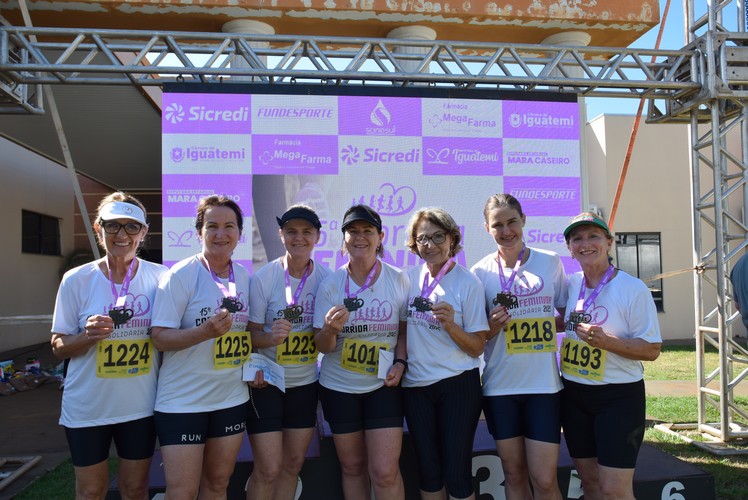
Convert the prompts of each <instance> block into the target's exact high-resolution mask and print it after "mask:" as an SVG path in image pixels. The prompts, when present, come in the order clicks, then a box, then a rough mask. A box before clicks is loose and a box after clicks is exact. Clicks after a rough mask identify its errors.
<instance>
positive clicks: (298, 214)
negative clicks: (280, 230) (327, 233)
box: [275, 207, 322, 231]
mask: <svg viewBox="0 0 748 500" xmlns="http://www.w3.org/2000/svg"><path fill="white" fill-rule="evenodd" d="M292 219H302V220H305V221H307V222H308V223H309V224H311V225H312V226H314V227H316V228H317V230H318V231H319V230H320V229H322V223H321V222H320V221H319V217H317V214H316V213H315V212H314V210H312V209H311V208H307V207H291V208H289V209H288V210H286V213H284V214H283V215H282V216H280V217H276V218H275V220H277V221H278V226H279V227H283V226H284V225H285V224H286V223H287V222H288V221H290V220H292Z"/></svg>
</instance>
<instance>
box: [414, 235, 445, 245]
mask: <svg viewBox="0 0 748 500" xmlns="http://www.w3.org/2000/svg"><path fill="white" fill-rule="evenodd" d="M429 241H431V242H432V243H433V244H434V245H441V244H442V243H444V242H445V241H447V234H446V233H434V234H432V235H431V236H428V235H426V234H422V235H420V236H416V243H418V244H419V245H421V246H424V247H425V246H426V245H428V244H429Z"/></svg>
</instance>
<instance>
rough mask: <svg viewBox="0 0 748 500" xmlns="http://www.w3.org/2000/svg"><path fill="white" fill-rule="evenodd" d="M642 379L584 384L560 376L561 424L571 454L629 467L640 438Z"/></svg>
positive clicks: (643, 411)
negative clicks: (561, 389)
mask: <svg viewBox="0 0 748 500" xmlns="http://www.w3.org/2000/svg"><path fill="white" fill-rule="evenodd" d="M645 419H646V396H645V393H644V381H643V380H640V381H638V382H632V383H629V384H605V385H586V384H579V383H577V382H572V381H569V380H565V379H564V390H563V391H562V393H561V424H562V425H563V427H564V437H565V439H566V445H567V446H568V447H569V454H570V455H571V456H572V457H573V458H594V457H597V461H598V463H599V464H600V465H604V466H606V467H613V468H616V469H633V468H635V466H636V456H637V455H638V454H639V448H640V447H641V444H642V441H643V439H644V426H645Z"/></svg>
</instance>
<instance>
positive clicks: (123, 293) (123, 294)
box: [106, 258, 136, 308]
mask: <svg viewBox="0 0 748 500" xmlns="http://www.w3.org/2000/svg"><path fill="white" fill-rule="evenodd" d="M135 260H136V259H135V258H133V259H132V262H130V267H128V268H127V273H126V274H125V279H124V280H123V281H122V288H120V291H119V293H117V287H115V286H114V279H113V278H112V268H110V267H109V258H107V259H106V268H107V271H109V284H110V285H112V299H113V300H114V306H115V307H117V308H121V307H124V306H125V301H126V300H127V292H128V290H130V282H131V281H132V273H133V270H134V269H135Z"/></svg>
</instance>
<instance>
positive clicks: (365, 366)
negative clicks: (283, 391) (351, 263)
mask: <svg viewBox="0 0 748 500" xmlns="http://www.w3.org/2000/svg"><path fill="white" fill-rule="evenodd" d="M347 278H348V271H347V270H346V268H345V267H341V268H340V269H338V270H337V271H335V272H334V273H333V274H331V275H330V276H328V277H327V278H326V279H325V280H324V281H323V282H322V284H321V285H320V287H319V289H318V290H317V303H316V305H315V308H314V328H322V327H323V326H324V325H325V316H326V315H327V313H328V311H329V310H330V309H331V308H333V307H334V306H338V305H341V304H343V299H344V298H345V282H346V279H347ZM358 289H359V286H358V285H357V284H356V283H355V282H354V281H353V280H351V281H350V287H349V291H350V292H351V293H353V292H355V291H356V290H358ZM407 294H408V278H407V276H406V275H405V273H404V272H402V271H401V270H400V269H398V268H396V267H393V266H391V265H389V264H385V263H384V262H382V270H381V272H380V273H379V277H378V278H377V280H376V281H375V282H374V283H373V284H372V285H371V286H370V287H369V288H367V289H366V290H364V291H363V292H361V293H359V294H358V295H357V298H359V299H363V301H364V302H363V306H362V307H361V308H360V309H358V310H356V311H353V312H351V313H350V316H349V318H348V321H347V322H346V324H345V326H343V330H342V331H341V332H340V333H339V334H338V338H337V342H336V345H335V350H334V351H332V352H330V353H327V354H325V355H324V356H322V364H321V367H320V376H319V382H320V384H322V385H323V386H324V387H327V388H328V389H332V390H334V391H339V392H347V393H351V394H362V393H366V392H371V391H374V390H376V389H379V388H380V387H382V386H383V385H384V381H383V380H381V379H379V378H377V367H378V360H379V356H378V353H379V348H385V349H386V350H387V351H394V349H395V345H397V336H398V331H399V329H400V322H401V321H405V313H406V300H407ZM344 363H345V365H346V366H344Z"/></svg>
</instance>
